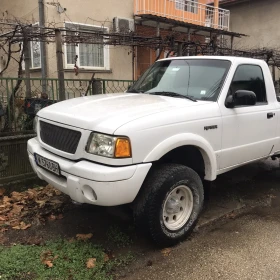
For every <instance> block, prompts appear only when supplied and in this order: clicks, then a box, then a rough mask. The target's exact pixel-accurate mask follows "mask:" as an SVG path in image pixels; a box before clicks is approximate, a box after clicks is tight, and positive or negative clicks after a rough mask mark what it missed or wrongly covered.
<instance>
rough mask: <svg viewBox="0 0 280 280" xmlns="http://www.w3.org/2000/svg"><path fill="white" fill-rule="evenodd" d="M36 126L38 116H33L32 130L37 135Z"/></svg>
mask: <svg viewBox="0 0 280 280" xmlns="http://www.w3.org/2000/svg"><path fill="white" fill-rule="evenodd" d="M37 126H38V117H37V116H35V118H34V120H33V131H34V133H35V134H36V135H37Z"/></svg>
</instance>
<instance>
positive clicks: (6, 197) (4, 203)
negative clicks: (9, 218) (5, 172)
mask: <svg viewBox="0 0 280 280" xmlns="http://www.w3.org/2000/svg"><path fill="white" fill-rule="evenodd" d="M10 201H11V199H10V198H9V197H8V196H4V197H3V206H4V207H5V205H6V204H9V203H10Z"/></svg>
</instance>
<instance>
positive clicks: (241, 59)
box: [158, 56, 264, 64]
mask: <svg viewBox="0 0 280 280" xmlns="http://www.w3.org/2000/svg"><path fill="white" fill-rule="evenodd" d="M176 59H217V60H229V61H231V62H241V63H254V64H255V63H258V64H260V63H264V60H261V59H256V58H248V57H237V56H177V57H168V58H163V59H159V60H158V61H163V60H176Z"/></svg>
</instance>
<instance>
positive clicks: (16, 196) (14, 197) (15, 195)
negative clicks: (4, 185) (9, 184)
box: [11, 192, 23, 201]
mask: <svg viewBox="0 0 280 280" xmlns="http://www.w3.org/2000/svg"><path fill="white" fill-rule="evenodd" d="M22 198H23V194H22V193H19V192H12V193H11V199H12V200H13V201H21V200H22Z"/></svg>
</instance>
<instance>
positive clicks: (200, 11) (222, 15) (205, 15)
mask: <svg viewBox="0 0 280 280" xmlns="http://www.w3.org/2000/svg"><path fill="white" fill-rule="evenodd" d="M134 1H135V10H134V14H135V15H143V14H152V15H156V16H161V17H166V18H170V19H174V20H178V21H183V22H187V23H192V24H197V25H201V26H206V27H212V28H215V29H222V30H226V31H228V30H229V18H230V11H229V10H225V9H221V8H215V7H213V6H211V5H205V4H201V3H198V2H197V1H194V0H134Z"/></svg>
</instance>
